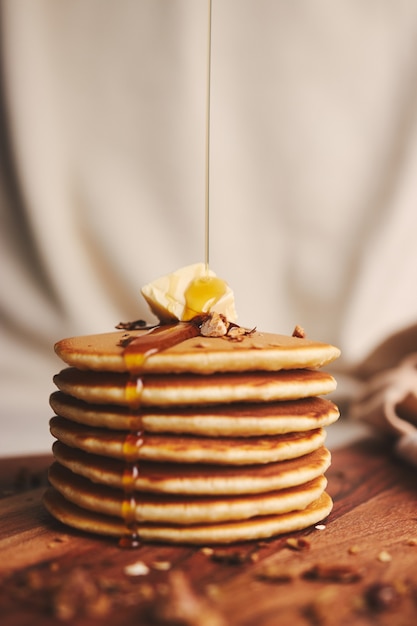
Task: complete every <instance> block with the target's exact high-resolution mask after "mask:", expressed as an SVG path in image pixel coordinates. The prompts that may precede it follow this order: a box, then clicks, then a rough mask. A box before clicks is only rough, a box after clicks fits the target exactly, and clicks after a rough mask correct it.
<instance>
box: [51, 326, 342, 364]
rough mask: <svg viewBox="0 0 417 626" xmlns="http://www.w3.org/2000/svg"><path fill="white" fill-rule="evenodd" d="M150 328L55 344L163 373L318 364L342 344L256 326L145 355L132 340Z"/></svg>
mask: <svg viewBox="0 0 417 626" xmlns="http://www.w3.org/2000/svg"><path fill="white" fill-rule="evenodd" d="M185 326H186V328H187V329H188V328H190V327H191V326H190V324H186V325H185ZM181 327H184V324H183V325H181V324H176V325H174V326H166V327H159V328H158V330H157V332H159V330H160V329H161V328H162V331H163V332H167V333H171V334H172V333H175V332H176V331H177V329H181ZM149 332H150V331H146V330H131V331H128V332H123V331H118V332H112V333H103V334H100V335H87V336H82V337H72V338H68V339H62V340H61V341H59V342H58V343H56V344H55V351H56V353H57V354H58V356H59V357H60V358H61V359H62V360H63V361H64V362H65V363H67V364H68V365H70V366H72V367H76V368H78V369H91V370H98V371H100V372H102V371H109V372H127V371H140V372H142V373H158V374H173V373H176V374H178V373H190V372H191V373H198V374H212V373H213V372H246V371H250V370H261V371H271V370H272V371H277V370H280V369H304V368H318V367H323V366H324V365H327V364H328V363H331V362H332V361H334V360H335V359H337V358H338V357H339V355H340V350H339V349H338V348H336V347H335V346H332V345H330V344H326V343H320V342H317V341H310V340H308V339H305V338H300V337H288V336H286V335H276V334H272V333H261V332H257V331H255V332H251V333H249V334H247V335H245V336H243V337H240V338H239V341H231V340H227V339H226V338H224V337H200V336H196V337H191V338H189V339H185V340H184V341H179V342H178V343H176V344H175V345H172V346H171V347H169V348H167V349H163V350H157V351H155V352H153V353H151V354H147V355H146V359H145V360H143V358H142V357H143V352H142V351H141V350H140V349H139V348H138V350H137V352H136V351H135V349H134V343H133V342H131V340H132V339H136V338H137V337H146V336H147V335H148V334H149ZM151 332H154V331H151ZM157 339H159V338H158V337H156V338H155V340H157ZM129 341H130V342H131V343H128V342H129ZM126 346H129V347H132V346H133V348H132V349H130V350H129V358H126Z"/></svg>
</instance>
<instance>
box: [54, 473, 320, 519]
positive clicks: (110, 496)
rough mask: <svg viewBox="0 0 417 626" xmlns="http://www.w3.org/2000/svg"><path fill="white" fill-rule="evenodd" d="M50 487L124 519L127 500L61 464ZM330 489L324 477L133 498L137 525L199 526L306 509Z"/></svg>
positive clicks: (146, 494) (85, 504)
mask: <svg viewBox="0 0 417 626" xmlns="http://www.w3.org/2000/svg"><path fill="white" fill-rule="evenodd" d="M49 480H50V482H51V484H52V485H53V486H54V487H55V489H56V490H57V491H59V492H60V493H61V494H62V495H63V496H64V497H65V498H66V499H67V500H69V501H70V502H73V503H74V504H77V505H78V506H81V507H82V508H86V509H88V510H91V511H96V512H97V513H103V514H104V515H110V516H115V517H120V518H122V519H123V518H124V506H125V496H124V494H123V492H121V491H120V490H118V489H114V488H111V487H107V486H103V485H97V484H94V483H92V482H91V481H89V480H87V479H86V478H82V477H80V476H77V475H75V474H74V473H73V472H71V471H70V470H68V469H66V468H64V467H62V466H61V465H59V464H58V463H55V464H54V465H52V467H51V468H50V471H49ZM326 485H327V481H326V479H325V478H324V476H319V477H318V478H316V479H314V480H312V481H310V482H308V483H304V484H302V485H298V486H295V487H289V488H287V489H282V490H279V491H271V492H267V493H260V494H242V495H239V496H232V497H231V496H224V495H222V496H219V495H217V496H213V495H211V496H189V495H188V496H184V495H177V494H175V495H171V496H166V495H165V496H164V497H161V495H155V494H149V493H140V492H136V493H135V494H134V507H135V511H134V518H135V520H136V521H137V522H144V521H147V522H167V523H169V524H177V525H178V524H184V525H189V524H199V523H207V522H210V523H213V522H224V521H231V520H240V519H249V518H251V517H257V516H260V515H274V514H275V515H276V514H281V513H288V512H289V511H295V510H300V509H304V508H305V507H306V506H308V505H309V504H310V503H311V502H313V501H314V500H316V499H317V498H319V497H320V495H321V494H322V493H323V491H324V490H325V488H326Z"/></svg>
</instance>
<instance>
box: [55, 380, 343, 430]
mask: <svg viewBox="0 0 417 626" xmlns="http://www.w3.org/2000/svg"><path fill="white" fill-rule="evenodd" d="M50 404H51V407H52V409H53V410H54V411H55V413H56V414H57V415H59V416H61V417H65V418H66V419H69V420H71V421H73V422H78V423H79V424H84V425H86V426H93V427H94V428H108V429H110V430H125V431H137V430H145V431H146V432H149V433H183V434H190V435H200V436H207V437H233V436H239V437H256V436H262V435H278V434H285V433H291V432H301V431H305V430H314V429H315V428H323V427H325V426H329V425H330V424H333V423H334V422H335V421H336V420H337V419H338V417H339V410H338V408H337V406H336V405H335V404H333V402H331V401H330V400H326V399H324V398H317V397H312V398H303V399H301V400H297V401H296V400H294V401H290V402H288V401H282V402H267V403H262V404H249V403H246V404H242V403H237V404H227V405H225V404H224V405H217V406H209V407H207V406H199V407H198V408H197V407H184V406H182V407H175V408H171V409H170V408H165V409H160V408H158V407H152V409H146V408H142V407H141V408H140V409H136V410H135V409H131V408H129V407H119V406H115V405H95V404H93V405H91V404H88V403H86V402H84V401H82V400H77V399H76V398H72V397H71V396H68V395H65V394H63V393H61V392H59V391H57V392H55V393H53V394H52V395H51V398H50Z"/></svg>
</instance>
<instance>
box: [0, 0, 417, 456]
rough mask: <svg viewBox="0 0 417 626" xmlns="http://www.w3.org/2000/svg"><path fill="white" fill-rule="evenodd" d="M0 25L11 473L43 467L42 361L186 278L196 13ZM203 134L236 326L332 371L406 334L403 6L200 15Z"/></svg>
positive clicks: (41, 10) (86, 5)
mask: <svg viewBox="0 0 417 626" xmlns="http://www.w3.org/2000/svg"><path fill="white" fill-rule="evenodd" d="M1 9H2V24H1V28H2V33H1V40H2V52H1V54H2V59H1V63H2V78H3V96H2V101H3V113H2V117H3V119H2V124H3V126H4V128H5V129H6V140H5V142H4V143H3V153H4V158H5V162H4V167H3V168H2V172H1V183H0V194H1V196H0V209H1V218H2V226H1V232H0V238H1V240H0V275H1V276H0V283H1V301H0V311H1V320H2V324H1V328H0V332H1V339H0V341H1V349H0V368H1V390H0V402H1V424H2V437H1V439H0V454H9V453H15V452H25V451H28V450H33V451H37V450H47V449H49V447H50V443H51V440H50V437H49V434H48V427H47V422H48V419H49V417H50V416H51V411H50V409H49V407H48V395H49V393H50V391H51V390H52V383H51V376H52V374H53V373H54V372H55V371H57V370H58V369H59V367H60V363H59V361H58V360H56V359H55V357H54V355H53V352H52V345H53V343H54V341H56V340H57V339H60V338H61V337H64V336H67V335H73V334H81V333H90V332H101V331H106V330H111V329H113V327H114V325H115V324H116V323H117V322H118V321H120V320H128V319H137V318H139V317H147V318H148V319H149V318H150V316H149V315H148V313H147V309H146V306H145V305H144V302H143V300H142V299H141V297H140V294H139V290H140V287H141V286H142V285H143V284H144V283H146V282H148V281H150V280H152V279H153V278H156V277H157V276H159V275H161V274H163V273H166V272H169V271H172V270H174V269H177V268H178V267H181V266H182V265H186V264H188V263H193V262H196V261H202V260H204V184H205V183H204V167H205V164H204V158H205V153H204V150H205V145H204V140H205V86H206V84H205V68H206V29H207V2H206V1H205V0H119V1H117V2H116V1H112V0H71V1H69V0H68V1H65V0H61V1H56V0H2V2H1ZM211 130H212V142H211V158H212V168H211V232H210V235H211V242H210V265H211V268H212V269H213V270H214V271H215V272H217V273H218V274H219V275H221V276H222V277H223V278H225V279H226V280H227V281H228V282H229V284H230V285H231V286H232V288H233V290H234V292H235V297H236V304H237V310H238V314H239V321H240V323H241V324H243V325H248V326H253V325H257V327H258V328H259V329H262V330H270V331H275V332H283V333H291V332H292V329H293V327H294V325H295V324H300V325H301V326H303V327H305V329H306V331H307V333H308V335H309V336H310V337H312V338H316V339H321V340H323V341H328V342H333V343H335V344H337V345H338V346H339V347H341V349H342V351H343V357H342V359H341V360H340V363H339V365H338V368H339V369H340V370H343V371H351V370H352V367H354V366H355V364H357V363H358V362H360V361H361V360H362V359H364V358H365V357H366V356H367V354H368V353H369V352H370V351H372V350H373V349H374V348H376V347H377V346H378V344H379V343H380V342H382V341H383V340H384V339H385V338H386V337H387V336H389V335H391V334H392V333H394V332H397V331H399V330H401V329H403V328H405V327H407V326H409V325H411V324H414V323H415V322H416V321H417V294H416V279H417V246H416V244H415V238H416V234H417V229H416V225H417V3H415V2H413V1H412V0H409V1H407V0H397V1H396V2H393V1H389V0H386V1H381V0H368V1H367V2H352V1H351V0H338V1H336V2H334V1H332V0H328V1H325V0H313V1H312V0H299V1H297V2H288V1H287V0H214V2H213V58H212V125H211ZM406 345H407V348H406V349H407V350H408V349H412V348H413V346H412V345H408V344H407V342H406ZM414 347H415V348H417V346H414ZM340 380H341V385H340V388H341V390H343V389H345V387H344V384H343V377H342V375H341V374H340Z"/></svg>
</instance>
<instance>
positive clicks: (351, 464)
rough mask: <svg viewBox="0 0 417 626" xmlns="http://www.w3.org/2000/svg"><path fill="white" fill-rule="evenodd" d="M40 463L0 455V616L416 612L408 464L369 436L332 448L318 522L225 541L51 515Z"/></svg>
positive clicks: (234, 623)
mask: <svg viewBox="0 0 417 626" xmlns="http://www.w3.org/2000/svg"><path fill="white" fill-rule="evenodd" d="M50 462H51V458H50V457H29V458H26V459H0V495H1V496H2V497H1V499H0V557H1V558H0V583H1V586H0V623H1V624H2V626H18V625H22V626H23V625H27V624H32V623H39V624H42V625H43V626H52V625H54V626H56V625H61V624H69V623H70V624H72V625H73V624H74V625H76V626H95V625H98V626H100V625H101V624H109V623H115V624H118V625H123V624H126V625H132V626H133V625H137V624H140V625H143V626H151V625H152V624H160V625H162V626H164V625H165V626H225V625H227V626H280V625H284V626H328V625H329V626H330V625H332V626H338V625H349V626H351V625H357V626H362V625H364V626H365V625H371V624H372V625H374V624H377V625H380V626H385V625H387V626H388V624H389V625H390V626H415V624H417V476H416V470H415V469H414V470H413V469H412V468H409V467H407V466H405V465H403V464H401V462H400V461H398V460H397V459H394V458H392V457H391V455H390V452H389V451H388V450H387V449H384V447H382V446H381V445H380V444H376V443H375V442H374V443H372V442H370V441H367V442H361V443H357V444H354V445H353V446H350V447H347V448H344V449H340V450H337V451H335V452H334V453H333V462H332V466H331V468H330V469H329V471H328V472H327V477H328V479H329V489H328V491H329V493H330V494H331V496H332V497H333V499H334V509H333V511H332V513H331V515H330V517H329V518H328V519H327V520H326V522H325V528H323V529H319V528H312V529H308V530H307V531H303V532H301V533H296V534H292V535H287V536H284V537H279V538H276V539H273V540H270V541H266V542H252V543H249V544H240V545H235V546H230V547H228V548H216V547H211V548H209V547H207V548H205V549H199V548H192V547H181V546H177V547H175V546H165V545H143V546H142V547H140V548H139V549H137V550H122V549H120V548H119V547H118V546H117V545H116V544H115V542H114V541H111V540H107V539H101V538H97V537H91V536H88V535H82V534H80V533H78V532H75V531H72V530H70V529H68V528H65V527H63V526H62V525H60V524H59V523H58V522H56V521H54V520H53V519H51V518H50V516H49V515H48V514H47V512H46V511H45V510H44V508H43V506H42V503H41V495H42V493H43V491H44V488H45V484H46V468H47V467H48V465H49V464H50ZM132 565H134V566H135V567H134V568H133V570H132V569H129V566H132ZM141 570H142V573H140V571H141ZM144 572H146V573H144Z"/></svg>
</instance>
